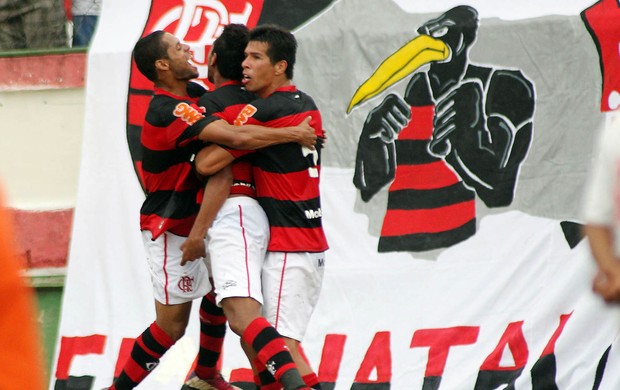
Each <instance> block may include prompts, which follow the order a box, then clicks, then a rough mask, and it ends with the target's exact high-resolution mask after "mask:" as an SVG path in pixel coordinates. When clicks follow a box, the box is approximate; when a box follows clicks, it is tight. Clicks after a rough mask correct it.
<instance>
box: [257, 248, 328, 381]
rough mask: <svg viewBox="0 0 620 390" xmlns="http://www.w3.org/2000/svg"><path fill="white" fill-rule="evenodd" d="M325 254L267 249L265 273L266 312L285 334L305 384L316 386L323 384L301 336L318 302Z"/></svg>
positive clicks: (283, 334)
mask: <svg viewBox="0 0 620 390" xmlns="http://www.w3.org/2000/svg"><path fill="white" fill-rule="evenodd" d="M324 258H325V257H324V253H284V252H268V254H267V256H266V258H265V263H264V265H263V277H262V281H263V295H264V307H263V313H264V314H265V317H266V318H267V319H268V320H269V321H270V322H271V323H272V324H274V326H275V328H276V329H277V330H278V332H280V334H281V335H282V336H283V337H284V339H285V342H286V344H287V347H288V349H289V351H290V353H291V356H292V357H293V359H294V362H295V364H296V366H297V369H298V370H299V372H300V374H301V375H302V377H303V379H304V382H305V383H306V385H308V386H309V387H311V388H314V389H320V388H321V387H320V384H319V380H318V377H317V375H316V373H315V372H314V370H313V369H312V367H311V366H310V364H309V363H308V360H307V359H306V358H305V356H304V355H303V352H302V351H301V347H300V340H302V339H303V336H304V335H305V333H306V330H307V327H308V324H309V322H310V318H311V316H312V313H313V311H314V308H315V307H316V304H317V302H318V298H319V295H320V291H321V286H322V283H323V269H324Z"/></svg>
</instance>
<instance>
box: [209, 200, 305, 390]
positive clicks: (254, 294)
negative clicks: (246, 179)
mask: <svg viewBox="0 0 620 390" xmlns="http://www.w3.org/2000/svg"><path fill="white" fill-rule="evenodd" d="M208 240H209V243H208V249H209V250H208V252H209V260H210V264H211V269H212V274H213V281H214V286H215V292H216V298H217V302H218V304H219V305H221V306H222V308H223V309H224V313H225V315H226V318H227V320H228V323H229V325H230V328H231V330H232V331H233V332H235V333H236V334H237V335H239V336H240V337H241V340H242V341H243V342H244V343H245V344H246V345H247V346H249V349H248V348H246V350H249V351H253V353H252V354H250V355H249V356H248V359H249V361H250V362H253V361H254V358H255V357H256V359H257V360H258V361H260V363H259V364H258V366H259V367H266V366H267V365H269V367H271V368H272V369H273V370H272V371H273V374H274V375H275V377H276V378H277V380H278V381H279V382H281V384H282V386H284V388H285V389H295V388H297V387H299V386H303V381H302V379H301V376H300V375H299V373H298V372H297V369H296V368H295V365H294V363H293V359H292V357H291V356H290V353H289V352H288V351H287V348H286V344H285V343H284V340H283V339H282V337H281V336H280V335H279V334H278V332H277V331H276V330H275V329H274V328H273V327H272V326H271V325H270V324H269V322H268V321H267V320H266V319H265V318H263V317H262V314H261V305H262V299H263V296H262V285H261V272H262V266H263V261H264V256H265V251H266V249H267V244H268V242H269V223H268V220H267V216H266V215H265V212H264V211H263V209H262V208H261V207H260V205H259V204H258V202H257V201H256V200H255V199H253V198H249V197H232V198H229V199H228V200H227V201H226V202H225V203H224V205H223V206H222V208H221V209H220V212H219V213H218V216H217V218H216V219H215V221H214V222H213V225H212V227H211V228H210V229H209V233H208Z"/></svg>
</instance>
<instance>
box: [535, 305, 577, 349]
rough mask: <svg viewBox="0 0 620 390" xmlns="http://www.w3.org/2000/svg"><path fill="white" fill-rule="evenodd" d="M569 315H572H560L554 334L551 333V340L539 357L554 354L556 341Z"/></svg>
mask: <svg viewBox="0 0 620 390" xmlns="http://www.w3.org/2000/svg"><path fill="white" fill-rule="evenodd" d="M571 315H573V313H572V312H570V313H569V314H562V315H561V316H560V324H559V325H558V327H557V328H556V330H555V332H553V335H552V336H551V339H550V340H549V342H548V343H547V346H546V347H545V349H544V350H543V353H542V355H541V356H545V355H551V354H553V353H555V342H556V341H558V338H560V335H561V334H562V331H563V330H564V326H565V325H566V323H567V322H568V319H569V318H570V316H571Z"/></svg>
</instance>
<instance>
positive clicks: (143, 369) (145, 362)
mask: <svg viewBox="0 0 620 390" xmlns="http://www.w3.org/2000/svg"><path fill="white" fill-rule="evenodd" d="M173 344H174V341H173V340H172V339H171V338H170V336H168V335H167V334H166V332H164V331H163V330H162V329H161V328H160V327H159V326H157V324H156V323H155V322H153V323H152V324H151V326H150V327H148V328H147V329H146V330H145V331H144V332H143V333H142V334H141V335H140V336H139V337H138V338H137V339H136V341H135V343H134V346H133V349H132V350H131V355H130V356H129V358H128V359H127V362H126V363H125V366H124V368H123V371H122V372H121V374H120V375H119V376H118V378H117V379H116V380H115V381H114V384H113V385H112V387H110V389H111V390H126V389H133V388H134V387H136V386H137V385H138V384H139V383H140V382H142V380H144V378H146V376H147V375H148V374H149V373H150V372H151V371H152V370H153V369H154V368H155V367H157V365H158V364H159V359H160V358H161V357H162V356H163V354H164V353H166V351H168V349H170V347H171V346H172V345H173Z"/></svg>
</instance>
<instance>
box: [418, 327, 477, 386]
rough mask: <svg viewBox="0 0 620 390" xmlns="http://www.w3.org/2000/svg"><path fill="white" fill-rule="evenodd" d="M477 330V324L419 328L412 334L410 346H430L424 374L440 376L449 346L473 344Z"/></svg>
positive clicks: (444, 366)
mask: <svg viewBox="0 0 620 390" xmlns="http://www.w3.org/2000/svg"><path fill="white" fill-rule="evenodd" d="M479 332H480V327H477V326H457V327H454V328H442V329H421V330H417V331H415V333H414V334H413V338H412V339H411V345H410V347H411V348H414V347H430V348H429V351H428V363H427V364H426V372H425V374H424V375H425V376H442V375H443V370H444V369H445V368H446V361H447V360H448V353H449V352H450V348H451V347H453V346H457V345H469V344H474V343H475V342H476V340H478V333H479Z"/></svg>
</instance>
